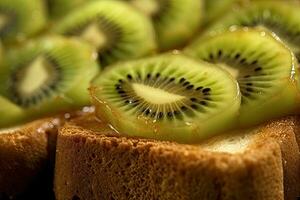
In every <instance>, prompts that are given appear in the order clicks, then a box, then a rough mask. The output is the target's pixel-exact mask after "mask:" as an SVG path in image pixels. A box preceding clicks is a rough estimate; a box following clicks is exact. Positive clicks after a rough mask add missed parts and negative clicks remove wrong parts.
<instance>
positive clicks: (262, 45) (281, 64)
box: [185, 29, 299, 126]
mask: <svg viewBox="0 0 300 200" xmlns="http://www.w3.org/2000/svg"><path fill="white" fill-rule="evenodd" d="M185 52H186V53H187V54H188V55H191V56H193V57H195V58H197V59H200V60H205V61H207V62H210V63H214V64H217V65H218V66H219V67H221V68H223V69H225V70H227V71H229V72H230V73H231V74H232V76H233V77H235V78H236V79H237V81H238V83H239V86H240V90H241V93H242V104H241V109H240V123H241V125H242V126H249V125H253V124H257V123H261V122H263V121H266V120H269V119H273V118H276V117H280V116H284V115H287V114H291V113H293V112H295V109H296V107H297V104H298V103H299V102H298V100H297V99H298V98H299V97H298V96H299V94H298V88H297V85H299V77H298V71H297V70H296V66H297V61H296V58H295V56H294V54H293V53H292V52H291V51H290V50H289V49H288V48H287V47H286V46H285V45H284V44H283V43H282V42H280V41H279V40H277V39H276V38H275V37H273V36H272V35H271V34H270V33H269V32H267V31H265V30H259V29H238V30H235V31H226V32H222V33H219V34H208V35H206V36H203V37H201V38H199V39H198V40H197V41H195V42H194V43H193V44H191V45H190V46H189V47H187V49H186V50H185Z"/></svg>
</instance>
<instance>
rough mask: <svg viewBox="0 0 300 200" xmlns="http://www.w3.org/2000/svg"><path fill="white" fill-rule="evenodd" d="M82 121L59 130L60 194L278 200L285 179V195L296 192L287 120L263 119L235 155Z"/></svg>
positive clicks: (57, 191) (291, 133)
mask: <svg viewBox="0 0 300 200" xmlns="http://www.w3.org/2000/svg"><path fill="white" fill-rule="evenodd" d="M92 121H93V120H90V121H89V124H92ZM95 123H99V122H95ZM80 124H84V120H83V121H82V120H81V121H80V122H79V123H67V124H66V125H65V126H64V128H63V129H62V130H61V131H60V134H59V136H58V143H57V156H56V167H55V186H54V188H55V194H56V197H57V199H58V200H61V199H72V198H73V197H74V198H80V199H112V198H113V199H212V200H213V199H216V200H217V199H256V200H259V199H264V200H268V199H272V200H273V199H276V200H277V199H278V200H280V199H283V196H284V194H283V184H285V187H286V190H285V192H286V194H285V196H286V199H292V196H293V195H295V194H296V193H297V192H298V191H297V188H299V185H297V184H299V182H298V178H297V176H295V174H297V173H298V172H299V171H298V170H297V169H299V168H297V165H299V149H298V146H297V144H296V139H295V135H294V122H293V120H292V119H284V120H279V121H276V122H272V123H270V124H268V125H264V126H261V127H260V128H259V129H260V131H259V133H258V134H257V137H255V142H253V143H252V144H251V145H250V147H249V148H248V149H247V150H246V151H245V152H243V153H236V154H229V153H221V152H210V151H207V150H204V149H202V148H201V147H197V146H193V145H183V144H177V143H172V142H162V141H155V140H147V139H134V138H126V137H120V136H116V135H113V134H112V135H111V133H109V134H108V135H102V134H101V133H106V131H105V130H106V129H105V128H100V130H95V128H93V129H92V130H88V129H87V127H86V126H83V127H82V126H81V125H80ZM88 126H90V125H88ZM93 127H96V126H94V125H93ZM281 153H282V154H283V156H284V157H283V158H282V157H281ZM285 161H287V162H285ZM283 176H284V177H285V182H284V183H283ZM293 183H294V184H293ZM289 184H292V186H290V185H289ZM293 186H294V187H293Z"/></svg>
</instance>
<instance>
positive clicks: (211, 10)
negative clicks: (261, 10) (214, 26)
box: [204, 0, 241, 24]
mask: <svg viewBox="0 0 300 200" xmlns="http://www.w3.org/2000/svg"><path fill="white" fill-rule="evenodd" d="M239 1H241V0H204V10H205V18H204V19H205V22H204V23H205V24H209V23H211V22H213V21H215V20H216V19H218V18H219V17H220V16H222V15H224V14H225V13H226V12H227V11H228V10H230V7H231V6H232V5H234V4H235V3H238V2H239Z"/></svg>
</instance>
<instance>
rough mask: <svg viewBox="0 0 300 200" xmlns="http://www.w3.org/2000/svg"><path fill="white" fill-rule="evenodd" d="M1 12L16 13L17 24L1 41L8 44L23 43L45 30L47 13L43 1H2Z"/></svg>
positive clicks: (1, 37) (0, 2)
mask: <svg viewBox="0 0 300 200" xmlns="http://www.w3.org/2000/svg"><path fill="white" fill-rule="evenodd" d="M0 10H1V11H0V14H1V12H2V13H3V12H8V13H11V12H14V13H13V15H14V16H15V20H16V22H17V24H16V25H15V26H13V27H11V28H10V30H9V31H8V32H6V33H5V34H4V35H2V36H1V34H0V39H1V40H2V41H3V42H4V43H7V44H11V43H15V42H21V41H24V40H25V39H26V38H29V37H32V36H34V35H36V34H37V33H39V32H40V31H41V30H42V29H43V28H45V26H46V23H47V12H46V8H45V4H44V2H43V0H13V1H10V0H1V1H0Z"/></svg>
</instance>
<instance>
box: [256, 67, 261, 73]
mask: <svg viewBox="0 0 300 200" xmlns="http://www.w3.org/2000/svg"><path fill="white" fill-rule="evenodd" d="M261 70H262V68H261V67H257V68H255V69H254V71H256V72H257V71H261Z"/></svg>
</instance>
